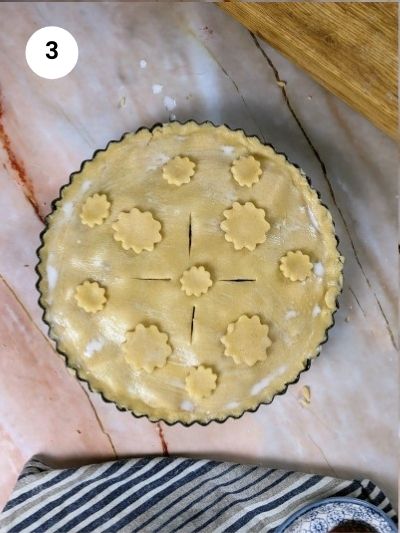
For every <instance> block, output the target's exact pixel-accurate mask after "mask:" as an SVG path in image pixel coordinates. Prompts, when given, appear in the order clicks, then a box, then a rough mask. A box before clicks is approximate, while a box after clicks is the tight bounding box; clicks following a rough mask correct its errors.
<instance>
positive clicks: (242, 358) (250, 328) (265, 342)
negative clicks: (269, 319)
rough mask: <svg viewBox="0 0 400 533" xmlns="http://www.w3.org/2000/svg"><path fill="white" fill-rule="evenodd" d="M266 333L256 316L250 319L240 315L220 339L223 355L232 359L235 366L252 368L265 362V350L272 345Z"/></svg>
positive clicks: (267, 329)
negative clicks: (243, 365)
mask: <svg viewBox="0 0 400 533" xmlns="http://www.w3.org/2000/svg"><path fill="white" fill-rule="evenodd" d="M268 331H269V328H268V326H267V325H266V324H262V323H261V320H260V318H259V317H258V316H257V315H253V316H252V317H250V318H249V317H248V316H246V315H242V316H241V317H240V318H239V319H238V320H237V321H236V322H232V323H231V324H229V325H228V328H227V330H226V335H225V336H224V337H222V338H221V342H222V344H223V345H224V346H225V351H224V354H225V355H227V356H229V357H232V358H233V360H234V361H235V363H236V364H237V365H240V364H243V363H244V364H245V365H248V366H253V365H255V364H256V363H257V362H258V361H265V360H266V358H267V348H268V347H269V346H271V344H272V342H271V339H270V338H269V337H268Z"/></svg>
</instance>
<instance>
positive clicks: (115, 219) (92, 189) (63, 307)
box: [38, 122, 343, 424]
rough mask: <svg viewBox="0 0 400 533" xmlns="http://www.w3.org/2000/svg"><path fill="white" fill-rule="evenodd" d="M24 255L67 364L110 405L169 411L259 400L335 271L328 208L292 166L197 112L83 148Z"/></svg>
mask: <svg viewBox="0 0 400 533" xmlns="http://www.w3.org/2000/svg"><path fill="white" fill-rule="evenodd" d="M177 158H178V159H177ZM253 159H254V161H256V163H258V164H255V165H254V164H253V163H252V165H253V167H254V168H253V167H252V168H253V170H252V171H251V172H249V173H248V172H247V171H246V172H244V171H243V166H241V165H239V163H238V162H247V163H246V164H249V163H250V162H252V161H253ZM178 161H180V164H181V163H183V165H182V166H179V165H178V166H174V165H176V164H177V162H178ZM172 162H174V165H173V164H172ZM235 162H236V163H235ZM189 163H191V164H189ZM242 164H243V163H242ZM258 165H259V167H258ZM245 166H246V165H245ZM177 168H179V169H180V170H179V172H178V171H177ZM185 168H186V170H185ZM234 169H236V170H234ZM257 169H258V170H257ZM184 170H185V172H184ZM260 171H261V172H260ZM256 177H257V179H256ZM243 184H244V185H243ZM249 185H250V186H249ZM96 195H98V196H96ZM99 196H100V197H102V196H105V198H104V199H101V205H100V203H99V202H100V200H99V198H98V197H99ZM90 199H92V200H90ZM93 199H96V204H97V208H96V210H95V211H96V213H97V215H96V213H95V215H92V214H91V213H92V211H91V210H89V206H90V205H91V204H92V202H93ZM67 205H68V209H66V206H67ZM89 211H90V214H89ZM82 215H83V218H82ZM89 221H90V224H89V223H88V222H89ZM98 221H101V223H99V222H98ZM297 251H298V252H300V253H301V256H300V255H299V257H298V260H297V261H296V262H295V265H294V266H293V263H291V262H289V261H288V258H290V257H292V256H291V253H292V252H297ZM39 256H40V263H39V266H38V272H39V274H40V281H39V289H40V293H41V298H40V302H41V304H42V306H43V307H44V308H45V320H46V321H47V323H48V324H49V326H50V334H51V336H52V338H53V339H55V341H56V343H57V347H58V350H59V351H60V352H62V353H64V354H65V355H66V357H67V360H68V365H69V366H70V367H72V368H74V369H75V370H76V372H77V373H78V375H79V376H80V377H81V378H82V379H85V380H87V381H89V383H90V385H91V387H92V389H94V390H96V391H99V392H101V393H102V394H103V396H104V397H105V398H106V399H108V400H112V401H114V402H115V403H117V404H118V405H119V406H120V407H121V408H126V409H130V410H131V411H133V413H134V414H136V415H139V416H140V415H146V416H148V417H149V418H150V419H151V420H160V419H162V420H165V421H167V422H169V423H174V422H177V421H180V422H183V423H186V424H190V423H192V422H200V423H207V422H209V421H210V420H225V419H226V418H227V417H228V416H235V417H237V416H240V415H241V414H242V413H243V412H244V411H245V410H254V409H255V408H257V406H258V405H259V404H260V403H262V402H270V401H271V400H272V398H273V397H274V396H275V395H276V394H277V393H278V392H281V391H283V390H284V389H285V387H286V385H287V384H288V383H290V382H292V381H294V380H295V379H296V378H297V376H298V374H299V373H300V372H301V371H302V370H303V369H304V368H305V367H306V366H307V364H308V361H309V360H310V359H312V358H314V357H315V356H316V355H317V354H318V352H319V349H320V344H321V343H322V342H323V341H324V340H325V338H326V330H327V328H328V327H329V326H330V325H331V324H332V314H333V312H334V310H335V308H336V298H337V296H338V294H339V292H340V289H341V286H342V274H341V272H342V263H343V258H342V257H341V256H340V254H339V252H338V250H337V246H336V238H335V234H334V228H333V224H332V218H331V215H330V213H329V211H328V210H327V208H326V207H324V206H323V205H322V204H321V203H320V201H319V199H318V196H317V193H316V192H315V191H314V190H313V189H312V188H310V186H309V184H308V182H307V179H306V178H305V176H304V174H303V173H302V172H301V171H300V170H299V169H298V168H297V167H295V166H294V165H292V164H290V163H288V162H287V160H286V159H285V157H284V156H283V155H278V154H277V153H276V152H275V151H274V150H273V149H272V148H271V147H270V146H265V145H263V144H262V143H261V142H260V141H259V140H258V139H257V138H255V137H246V135H245V134H244V133H243V132H242V131H231V130H230V129H228V128H227V127H225V126H219V127H215V126H213V125H212V124H210V123H205V124H202V125H198V124H196V123H194V122H188V123H186V124H184V125H182V124H179V123H176V122H174V123H170V124H166V125H164V126H157V127H155V128H154V129H153V130H152V131H149V130H146V129H142V130H140V131H139V132H137V133H136V134H133V133H132V134H127V135H126V136H125V137H124V138H123V139H122V140H121V141H119V142H113V143H110V144H109V146H108V148H107V149H106V150H104V151H98V152H97V153H96V155H95V157H94V158H93V160H91V161H88V162H86V163H85V164H84V165H83V167H82V169H81V171H79V172H77V173H75V174H74V175H73V177H72V180H71V183H70V184H69V185H67V186H66V187H64V188H63V190H62V196H61V198H60V199H59V200H58V201H57V202H56V207H55V210H54V211H53V213H52V214H51V215H50V216H49V218H48V227H47V230H46V232H45V234H44V235H43V245H42V247H41V249H40V251H39ZM296 257H297V255H296ZM283 258H286V260H283ZM310 265H312V266H313V267H312V268H310ZM285 272H286V274H285ZM293 273H294V276H293ZM286 275H289V277H286ZM290 277H292V278H293V277H295V278H296V280H297V281H294V282H292V281H291V279H290ZM82 288H84V290H83V292H82ZM89 289H90V290H89ZM88 301H89V303H88Z"/></svg>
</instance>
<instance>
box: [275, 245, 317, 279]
mask: <svg viewBox="0 0 400 533" xmlns="http://www.w3.org/2000/svg"><path fill="white" fill-rule="evenodd" d="M312 267H313V266H312V263H311V261H310V258H309V257H308V255H307V254H303V252H301V251H300V250H297V251H296V252H288V253H287V254H286V255H285V256H284V257H282V258H281V260H280V266H279V268H280V269H281V271H282V273H283V275H284V276H285V278H288V279H290V281H304V280H305V279H306V278H308V276H309V275H310V273H311V270H312Z"/></svg>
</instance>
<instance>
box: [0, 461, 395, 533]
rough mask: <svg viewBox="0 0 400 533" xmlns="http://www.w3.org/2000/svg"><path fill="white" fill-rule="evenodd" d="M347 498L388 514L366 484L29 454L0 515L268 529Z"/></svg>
mask: <svg viewBox="0 0 400 533" xmlns="http://www.w3.org/2000/svg"><path fill="white" fill-rule="evenodd" d="M330 496H353V497H356V498H360V499H363V500H367V501H368V502H370V503H373V504H375V505H377V506H378V507H379V508H381V509H382V510H383V511H384V512H386V513H387V514H388V516H390V517H391V518H392V519H395V520H396V515H395V511H394V510H393V507H392V505H391V504H390V502H389V501H388V499H387V498H386V496H385V494H384V493H383V492H382V491H381V490H380V489H379V488H378V487H377V486H376V485H374V484H373V483H372V482H371V481H369V480H367V479H363V480H362V481H346V480H343V479H336V478H332V477H327V476H317V475H312V474H303V473H299V472H288V471H285V470H276V469H273V468H264V467H261V466H252V465H240V464H233V463H225V462H220V461H211V460H195V459H186V458H171V457H156V458H151V457H147V458H142V459H127V460H121V461H113V462H108V463H103V464H97V465H89V466H83V467H80V468H67V469H63V470H54V469H52V468H50V467H48V466H46V465H45V464H43V463H41V462H40V461H38V460H35V459H33V460H32V461H30V462H29V463H28V464H27V465H26V466H25V468H24V470H23V472H22V474H21V475H20V477H19V479H18V482H17V485H16V487H15V489H14V492H13V494H12V496H11V499H10V501H9V502H8V504H7V505H6V507H5V509H4V511H3V513H2V514H0V531H1V532H2V533H3V532H4V533H14V532H20V531H21V532H24V533H25V532H26V533H27V532H40V533H41V532H54V533H55V532H65V533H73V532H90V533H92V532H93V533H101V532H104V533H112V532H118V533H120V532H129V533H130V532H134V531H144V532H157V533H158V532H166V533H170V532H174V531H184V532H185V533H186V532H190V533H191V532H195V531H196V532H197V531H198V532H200V531H201V532H203V531H205V532H213V533H214V532H215V533H216V532H231V531H232V532H233V531H244V532H246V533H247V532H256V531H257V532H258V531H263V532H264V531H268V532H273V531H274V530H275V528H276V527H277V526H279V525H280V524H282V522H283V521H284V520H285V519H286V518H287V517H288V516H289V515H291V514H292V513H294V512H295V511H296V510H297V509H300V508H301V507H303V506H304V505H306V504H309V503H312V502H314V501H316V500H319V499H322V498H327V497H330Z"/></svg>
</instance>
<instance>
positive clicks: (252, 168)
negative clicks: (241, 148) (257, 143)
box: [231, 155, 262, 188]
mask: <svg viewBox="0 0 400 533" xmlns="http://www.w3.org/2000/svg"><path fill="white" fill-rule="evenodd" d="M231 172H232V176H233V177H234V179H235V180H236V181H237V182H238V183H239V185H241V186H242V187H249V188H250V187H251V186H252V185H254V184H255V183H257V182H258V181H260V176H261V174H262V170H261V165H260V162H259V161H257V159H255V157H253V156H252V155H248V156H242V157H239V159H236V160H235V161H234V162H233V163H232V166H231Z"/></svg>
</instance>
